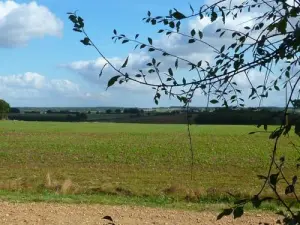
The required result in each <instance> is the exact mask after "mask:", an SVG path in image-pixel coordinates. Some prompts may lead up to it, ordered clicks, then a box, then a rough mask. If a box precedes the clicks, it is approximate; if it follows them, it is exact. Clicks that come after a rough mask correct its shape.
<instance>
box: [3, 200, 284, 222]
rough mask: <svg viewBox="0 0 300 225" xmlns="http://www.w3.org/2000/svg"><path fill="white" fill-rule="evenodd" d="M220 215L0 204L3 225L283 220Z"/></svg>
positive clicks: (272, 216)
mask: <svg viewBox="0 0 300 225" xmlns="http://www.w3.org/2000/svg"><path fill="white" fill-rule="evenodd" d="M217 214H218V212H194V211H181V210H167V209H160V208H146V207H132V206H105V205H85V204H56V203H8V202H0V224H3V225H6V224H18V225H21V224H53V225H54V224H55V225H59V224H72V225H74V224H80V225H83V224H107V223H106V222H105V221H104V220H102V218H103V217H104V216H107V215H110V216H111V217H112V218H113V219H114V220H115V223H116V225H125V224H126V225H129V224H130V225H134V224H156V225H163V224H164V225H167V224H169V225H177V224H178V225H179V224H180V225H182V224H185V225H194V224H205V225H224V224H233V225H242V224H243V225H250V224H251V225H252V224H253V225H254V224H262V225H264V224H276V221H277V220H278V219H281V218H280V217H279V216H277V215H275V214H267V213H263V212H261V213H260V212H255V213H254V212H252V213H246V214H245V215H244V216H243V217H242V218H239V219H236V220H233V218H232V217H225V218H223V219H221V220H219V221H216V216H217Z"/></svg>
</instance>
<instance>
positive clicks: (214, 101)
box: [210, 99, 219, 104]
mask: <svg viewBox="0 0 300 225" xmlns="http://www.w3.org/2000/svg"><path fill="white" fill-rule="evenodd" d="M218 102H219V101H218V100H217V99H213V100H211V101H210V103H211V104H217V103H218Z"/></svg>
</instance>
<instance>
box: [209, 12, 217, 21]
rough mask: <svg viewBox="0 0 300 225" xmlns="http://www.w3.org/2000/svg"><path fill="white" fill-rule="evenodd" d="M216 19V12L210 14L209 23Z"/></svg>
mask: <svg viewBox="0 0 300 225" xmlns="http://www.w3.org/2000/svg"><path fill="white" fill-rule="evenodd" d="M217 18H218V14H217V13H216V12H212V13H211V16H210V20H211V22H214V21H215V20H216V19H217Z"/></svg>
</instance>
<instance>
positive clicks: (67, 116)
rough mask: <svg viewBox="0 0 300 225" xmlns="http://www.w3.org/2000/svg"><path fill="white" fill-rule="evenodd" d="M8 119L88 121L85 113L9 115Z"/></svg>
mask: <svg viewBox="0 0 300 225" xmlns="http://www.w3.org/2000/svg"><path fill="white" fill-rule="evenodd" d="M8 119H10V120H23V121H49V122H81V121H86V120H87V115H86V114H85V113H76V114H40V113H32V112H31V113H29V114H19V113H9V114H8Z"/></svg>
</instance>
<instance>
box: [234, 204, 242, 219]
mask: <svg viewBox="0 0 300 225" xmlns="http://www.w3.org/2000/svg"><path fill="white" fill-rule="evenodd" d="M243 214H244V208H243V207H237V208H235V209H234V211H233V218H234V219H236V218H239V217H241V216H242V215H243Z"/></svg>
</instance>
